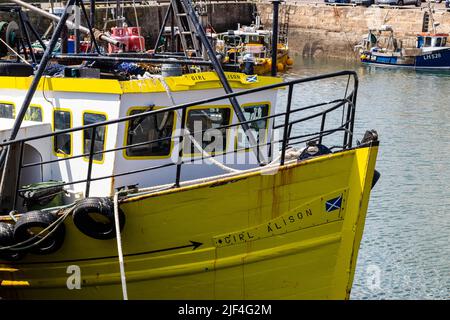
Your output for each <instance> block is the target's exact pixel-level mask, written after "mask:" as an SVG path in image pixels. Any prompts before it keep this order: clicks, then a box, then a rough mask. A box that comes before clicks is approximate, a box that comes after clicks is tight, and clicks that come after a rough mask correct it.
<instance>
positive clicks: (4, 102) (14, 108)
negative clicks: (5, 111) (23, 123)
mask: <svg viewBox="0 0 450 320" xmlns="http://www.w3.org/2000/svg"><path fill="white" fill-rule="evenodd" d="M0 103H3V104H9V105H12V107H13V119H15V118H16V104H15V103H14V102H11V101H6V100H0ZM3 119H9V118H3Z"/></svg>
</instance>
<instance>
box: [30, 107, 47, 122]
mask: <svg viewBox="0 0 450 320" xmlns="http://www.w3.org/2000/svg"><path fill="white" fill-rule="evenodd" d="M31 108H38V109H41V116H42V120H41V121H34V120H27V121H33V122H44V108H43V107H42V106H41V105H40V104H30V107H29V110H31Z"/></svg>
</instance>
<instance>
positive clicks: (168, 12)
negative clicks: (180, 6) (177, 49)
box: [153, 4, 173, 52]
mask: <svg viewBox="0 0 450 320" xmlns="http://www.w3.org/2000/svg"><path fill="white" fill-rule="evenodd" d="M171 12H172V13H173V9H172V5H171V4H169V8H167V11H166V15H165V16H164V20H163V23H162V25H161V29H159V33H158V37H157V38H156V43H155V47H154V48H153V50H154V51H155V52H156V50H158V45H159V41H160V40H161V37H162V35H163V33H164V29H165V27H166V23H167V20H168V19H169V15H170V13H171ZM172 21H173V14H172ZM171 50H173V49H172V48H171Z"/></svg>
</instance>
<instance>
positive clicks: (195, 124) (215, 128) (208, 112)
mask: <svg viewBox="0 0 450 320" xmlns="http://www.w3.org/2000/svg"><path fill="white" fill-rule="evenodd" d="M230 122H231V109H230V107H228V106H226V107H224V106H217V107H211V108H197V107H193V108H191V109H189V110H188V113H187V120H186V126H187V128H188V129H189V131H190V133H191V134H192V135H193V137H194V139H195V140H196V141H197V142H198V143H199V144H200V145H201V146H202V148H203V149H204V150H205V151H206V152H208V153H211V154H214V153H217V152H223V151H224V150H226V145H227V129H226V128H223V129H220V127H222V126H226V125H229V124H230ZM202 132H203V133H202ZM186 142H187V141H186ZM184 147H185V149H184V150H185V153H187V154H189V153H190V154H192V153H201V150H199V149H198V148H195V147H194V145H193V144H192V143H191V146H190V149H187V148H189V146H186V145H185V146H184Z"/></svg>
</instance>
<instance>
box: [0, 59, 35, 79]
mask: <svg viewBox="0 0 450 320" xmlns="http://www.w3.org/2000/svg"><path fill="white" fill-rule="evenodd" d="M33 73H34V70H33V67H32V66H30V65H28V64H26V63H19V62H1V63H0V76H5V77H29V76H31V75H33Z"/></svg>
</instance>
